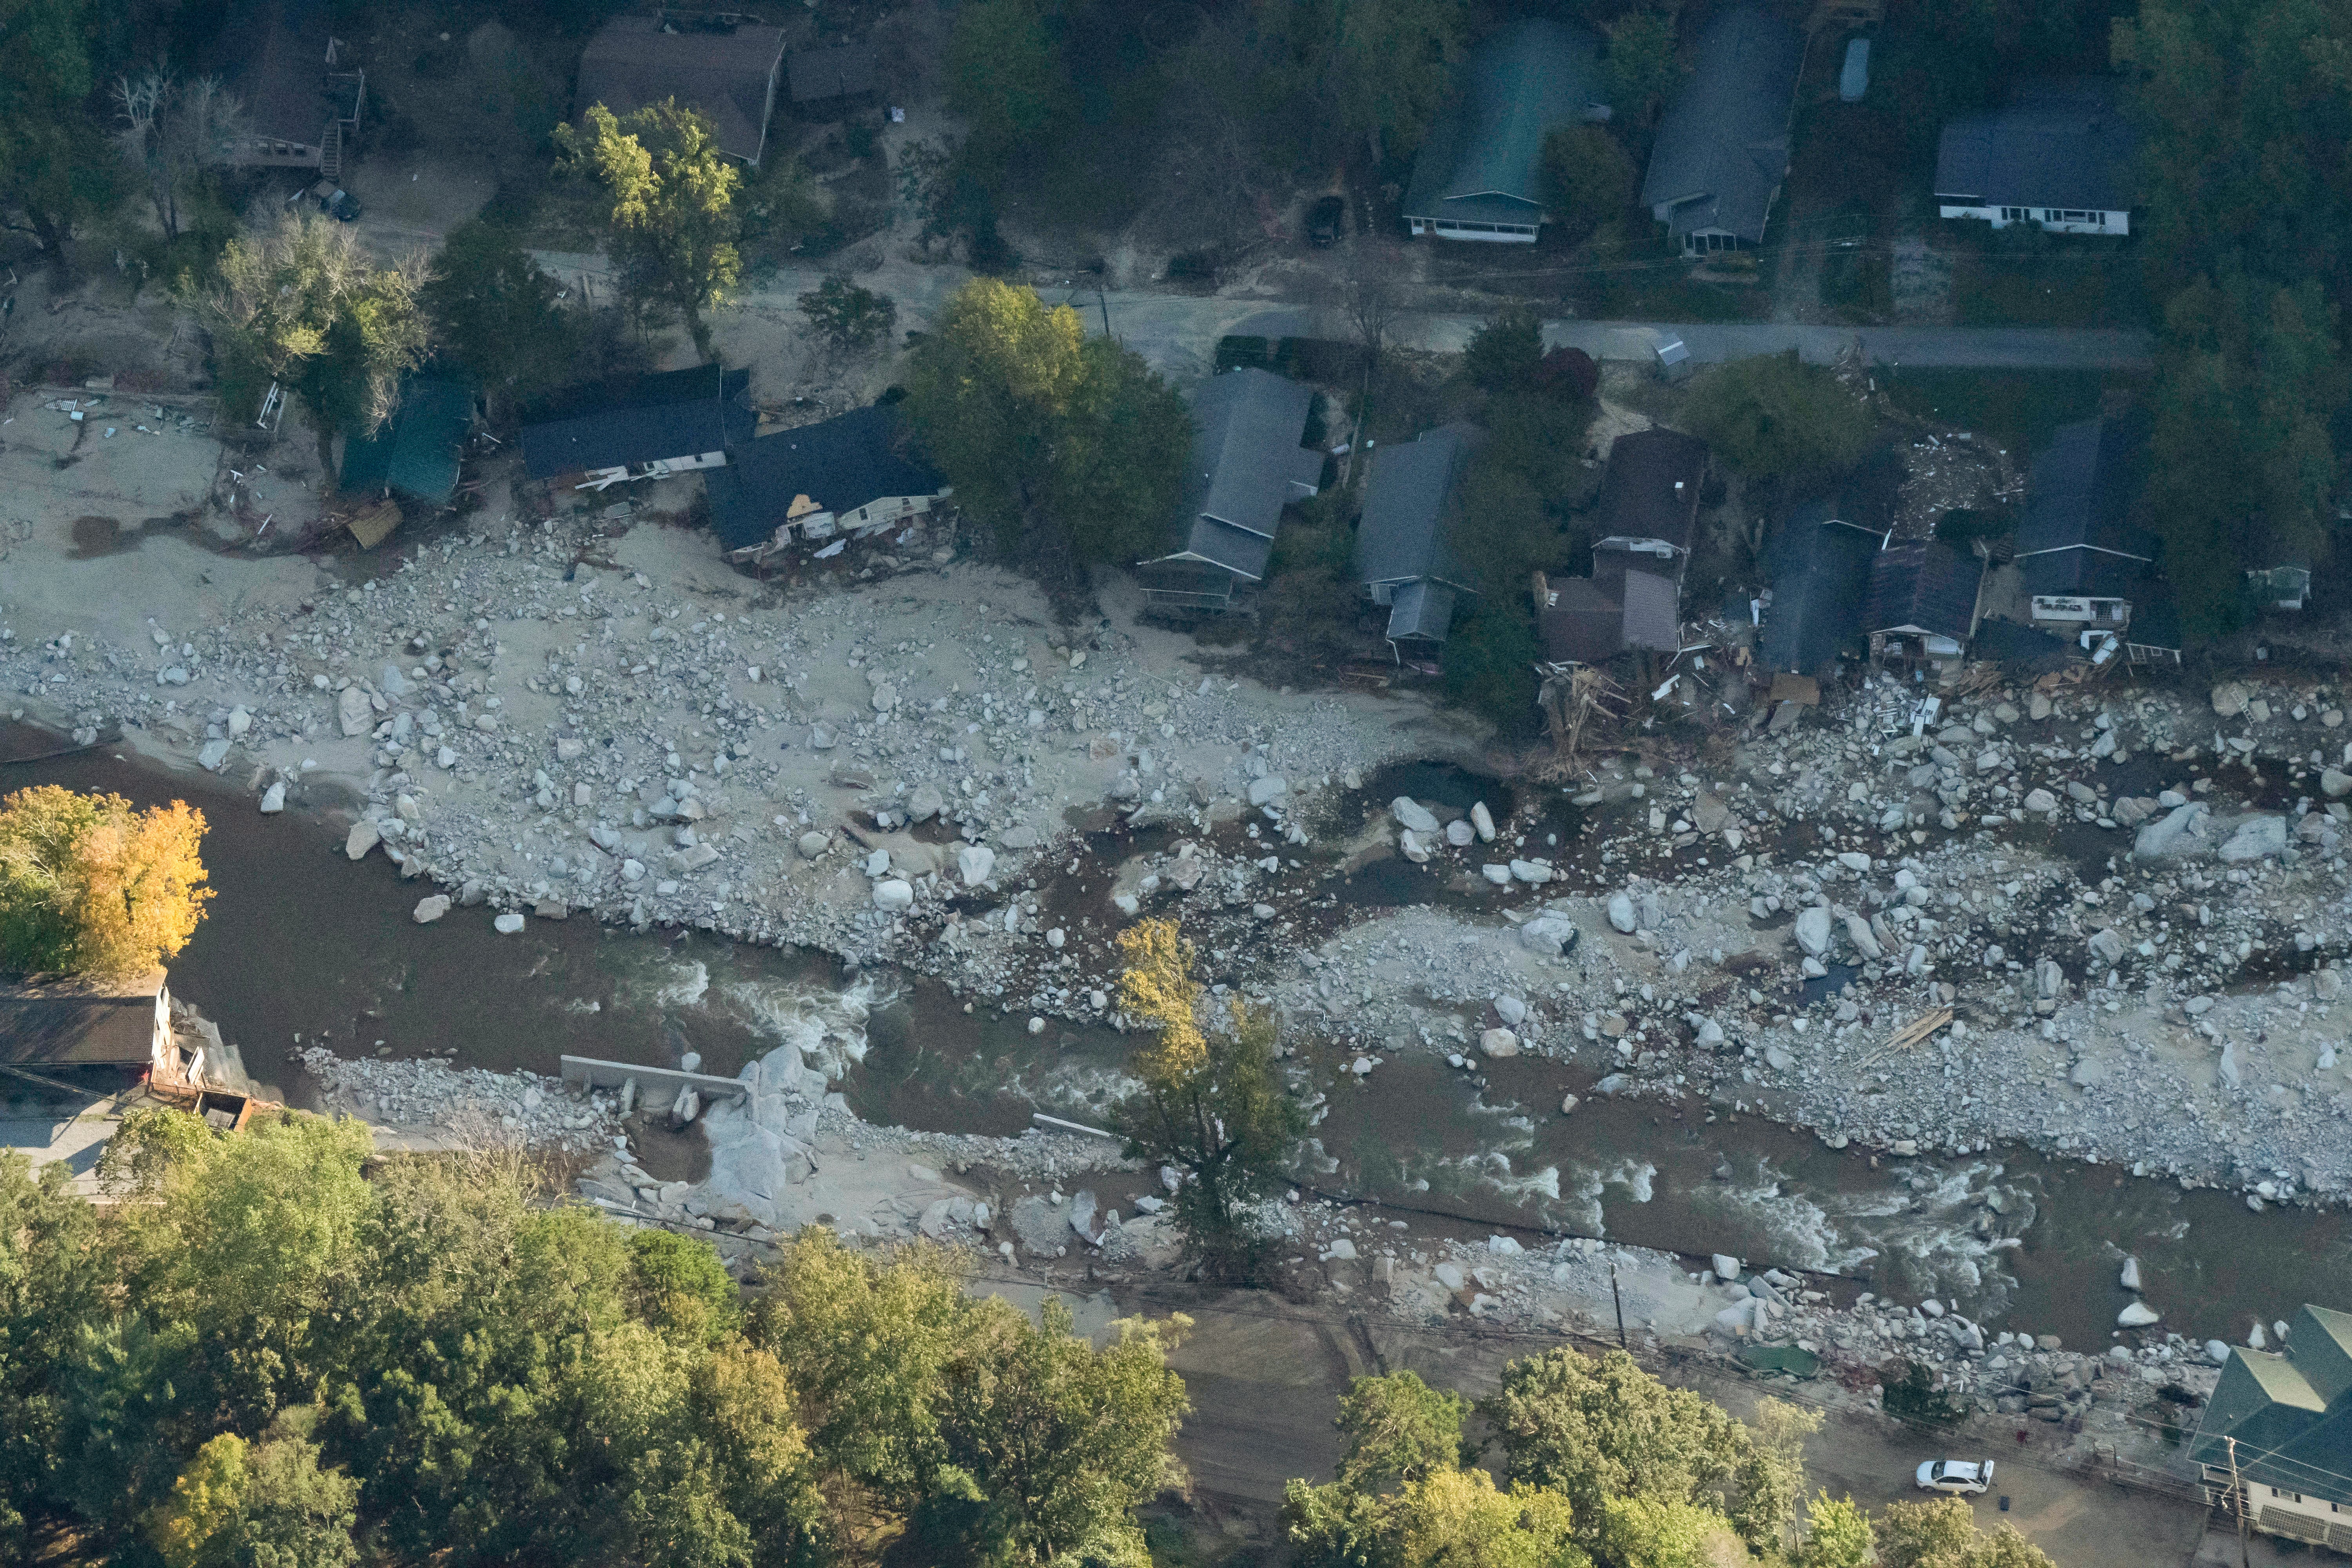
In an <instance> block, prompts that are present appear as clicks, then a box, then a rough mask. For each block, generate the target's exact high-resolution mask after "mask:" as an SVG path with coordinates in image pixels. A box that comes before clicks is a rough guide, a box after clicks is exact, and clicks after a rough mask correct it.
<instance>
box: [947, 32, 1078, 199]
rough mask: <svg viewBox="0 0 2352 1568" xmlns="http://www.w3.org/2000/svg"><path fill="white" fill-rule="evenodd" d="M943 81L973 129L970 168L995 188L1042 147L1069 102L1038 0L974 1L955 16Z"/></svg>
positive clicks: (967, 146)
mask: <svg viewBox="0 0 2352 1568" xmlns="http://www.w3.org/2000/svg"><path fill="white" fill-rule="evenodd" d="M946 77H947V98H948V107H949V108H950V109H951V110H955V112H956V113H958V114H960V115H961V116H963V118H964V121H965V122H966V123H967V124H969V125H970V126H971V136H970V138H969V139H968V140H967V141H966V142H965V143H964V147H963V153H964V156H965V158H966V159H967V160H968V164H969V167H970V168H971V170H972V171H973V172H974V173H975V174H977V176H978V177H979V178H980V179H981V180H982V182H983V183H984V184H994V183H995V182H996V181H997V180H998V179H1000V178H1001V177H1002V176H1003V173H1004V171H1005V169H1006V167H1007V166H1008V165H1010V164H1011V163H1013V161H1014V159H1015V158H1017V157H1019V156H1021V155H1022V154H1023V153H1028V152H1032V151H1034V150H1035V149H1036V148H1038V147H1039V146H1040V145H1041V144H1042V143H1043V142H1044V141H1045V138H1046V136H1047V134H1048V132H1050V130H1051V128H1052V127H1053V126H1054V125H1055V122H1056V121H1057V120H1058V119H1059V117H1060V116H1061V113H1062V106H1063V105H1064V104H1065V103H1066V102H1067V101H1068V100H1069V96H1070V84H1069V80H1068V77H1067V72H1066V69H1065V68H1064V66H1063V63H1062V56H1061V51H1060V48H1059V47H1058V45H1057V43H1056V41H1055V37H1054V35H1053V33H1052V31H1051V30H1050V29H1049V27H1048V25H1047V19H1046V14H1045V7H1044V6H1042V5H1039V4H1038V0H975V3H974V4H971V5H965V6H963V7H961V9H960V10H958V11H957V13H956V24H955V31H954V32H953V33H951V34H950V35H949V37H948V52H947V62H946Z"/></svg>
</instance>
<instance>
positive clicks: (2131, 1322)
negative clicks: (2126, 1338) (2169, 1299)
mask: <svg viewBox="0 0 2352 1568" xmlns="http://www.w3.org/2000/svg"><path fill="white" fill-rule="evenodd" d="M2163 1319H2164V1314H2163V1313H2162V1312H2159V1311H2158V1310H2156V1309H2155V1308H2153V1307H2151V1306H2149V1305H2148V1304H2147V1302H2145V1301H2134V1302H2132V1303H2131V1304H2130V1305H2128V1306H2126V1308H2124V1310H2122V1311H2120V1312H2117V1313H2116V1327H2117V1328H2123V1329H2144V1328H2147V1326H2148V1325H2149V1324H2150V1323H2156V1322H2161V1321H2163Z"/></svg>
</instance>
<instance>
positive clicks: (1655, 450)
mask: <svg viewBox="0 0 2352 1568" xmlns="http://www.w3.org/2000/svg"><path fill="white" fill-rule="evenodd" d="M1706 458H1707V453H1706V442H1704V441H1702V440H1700V439H1699V438H1698V437H1696V436H1686V435H1685V434H1683V433H1682V432H1681V431H1679V430H1667V429H1663V428H1660V429H1650V430H1639V431H1635V432H1633V433H1632V434H1630V435H1625V436H1620V437H1617V439H1616V440H1614V441H1612V442H1611V443H1610V446H1609V471H1608V473H1607V475H1606V476H1605V477H1604V478H1603V479H1602V480H1601V498H1600V500H1599V501H1598V502H1597V503H1596V505H1595V507H1594V509H1593V516H1592V531H1593V534H1594V539H1593V544H1592V575H1591V576H1590V577H1559V578H1549V579H1546V580H1543V581H1541V582H1539V583H1538V587H1537V606H1536V620H1537V625H1538V630H1539V631H1540V633H1541V635H1542V638H1543V644H1544V657H1545V658H1546V659H1548V660H1549V661H1550V662H1551V663H1553V664H1555V665H1567V664H1600V663H1602V662H1604V661H1606V660H1608V659H1611V658H1615V657H1616V656H1617V655H1618V654H1620V653H1624V652H1628V651H1650V652H1661V653H1672V652H1674V651H1675V649H1677V648H1679V647H1681V646H1682V578H1683V572H1684V569H1685V567H1686V566H1687V565H1688V564H1689V563H1690V553H1691V547H1692V545H1693V544H1694V543H1695V542H1696V539H1697V532H1698V505H1699V490H1700V488H1701V487H1702V486H1703V485H1704V484H1705V483H1706Z"/></svg>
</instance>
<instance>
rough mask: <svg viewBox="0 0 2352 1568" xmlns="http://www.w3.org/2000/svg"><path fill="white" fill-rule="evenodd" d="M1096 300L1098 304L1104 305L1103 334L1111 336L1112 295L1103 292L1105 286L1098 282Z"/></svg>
mask: <svg viewBox="0 0 2352 1568" xmlns="http://www.w3.org/2000/svg"><path fill="white" fill-rule="evenodd" d="M1095 302H1096V303H1097V304H1098V305H1100V306H1101V307H1102V313H1103V336H1105V337H1109V336H1110V296H1109V295H1108V294H1106V293H1104V292H1103V286H1102V285H1101V284H1099V283H1097V284H1096V285H1095Z"/></svg>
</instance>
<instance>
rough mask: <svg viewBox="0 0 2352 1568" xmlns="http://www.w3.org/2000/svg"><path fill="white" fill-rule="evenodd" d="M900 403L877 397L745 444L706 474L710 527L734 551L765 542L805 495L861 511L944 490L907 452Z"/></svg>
mask: <svg viewBox="0 0 2352 1568" xmlns="http://www.w3.org/2000/svg"><path fill="white" fill-rule="evenodd" d="M903 437H904V431H903V429H902V428H901V422H900V420H899V417H898V411H897V409H896V407H895V406H891V405H882V404H874V405H870V406H867V407H865V408H853V409H851V410H850V411H849V412H848V413H846V414H842V415H837V416H835V417H833V418H831V419H825V420H821V421H819V422H818V423H816V424H814V425H803V426H800V427H799V428H797V429H793V430H779V431H777V432H776V433H775V434H774V435H772V436H762V437H760V438H759V439H758V440H756V441H752V442H750V443H748V444H746V445H744V446H742V447H739V448H738V449H737V450H736V451H735V452H734V453H733V454H731V455H730V458H729V459H728V463H727V466H726V467H725V468H712V469H710V470H709V472H708V473H706V474H704V475H703V477H702V484H703V490H704V493H705V494H707V495H708V496H709V498H710V530H711V531H712V532H714V533H716V534H717V535H719V539H720V540H721V541H722V542H725V544H726V545H727V548H729V549H730V550H742V549H746V548H748V547H749V546H751V545H754V544H761V543H765V542H767V541H768V540H770V539H772V538H774V537H775V532H776V527H777V525H778V524H779V523H782V522H783V521H785V515H786V513H788V512H789V511H790V510H792V505H793V497H795V496H803V495H804V496H806V497H808V498H809V499H810V500H813V501H814V502H816V503H817V505H819V506H821V507H823V508H824V509H825V510H827V511H832V512H845V511H855V510H857V509H858V508H859V507H861V506H864V505H865V504H866V502H868V501H874V500H882V499H883V498H885V497H886V496H929V495H937V494H939V493H940V487H941V485H942V483H943V482H944V481H942V480H941V479H940V476H939V475H938V474H936V473H934V472H932V471H931V469H930V468H927V467H925V466H924V465H923V464H921V463H919V462H917V461H915V460H914V459H913V458H909V457H908V456H906V455H905V452H904V450H903V447H904V440H903Z"/></svg>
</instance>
